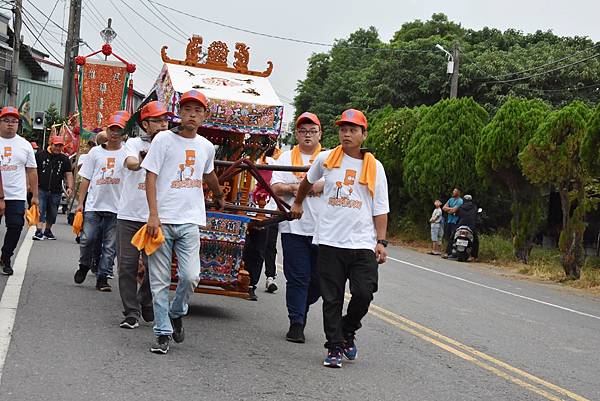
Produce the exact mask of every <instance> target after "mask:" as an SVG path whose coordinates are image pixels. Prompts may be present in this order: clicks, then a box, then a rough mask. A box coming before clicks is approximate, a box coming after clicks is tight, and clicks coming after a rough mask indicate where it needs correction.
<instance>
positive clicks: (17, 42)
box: [8, 0, 23, 106]
mask: <svg viewBox="0 0 600 401" xmlns="http://www.w3.org/2000/svg"><path fill="white" fill-rule="evenodd" d="M21 7H23V5H22V0H16V1H15V8H14V13H15V15H14V18H13V31H14V39H13V58H12V63H11V66H10V88H9V89H10V90H9V94H10V96H9V98H8V104H9V105H11V106H17V90H18V87H19V54H20V50H21V23H22V20H21Z"/></svg>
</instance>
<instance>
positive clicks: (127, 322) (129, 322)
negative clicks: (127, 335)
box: [119, 316, 140, 329]
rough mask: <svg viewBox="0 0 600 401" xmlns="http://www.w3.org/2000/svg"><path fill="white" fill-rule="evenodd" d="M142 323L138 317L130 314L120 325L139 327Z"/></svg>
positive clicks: (125, 327)
mask: <svg viewBox="0 0 600 401" xmlns="http://www.w3.org/2000/svg"><path fill="white" fill-rule="evenodd" d="M139 325H140V324H139V323H138V320H137V319H136V318H134V317H133V316H129V317H126V318H125V319H124V320H123V321H122V322H121V323H120V324H119V327H120V328H122V329H135V328H136V327H138V326H139Z"/></svg>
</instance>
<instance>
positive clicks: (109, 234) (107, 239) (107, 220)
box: [79, 212, 117, 277]
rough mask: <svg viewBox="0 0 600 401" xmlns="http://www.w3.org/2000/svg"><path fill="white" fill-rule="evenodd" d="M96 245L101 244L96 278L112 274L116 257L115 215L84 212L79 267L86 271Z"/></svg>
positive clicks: (90, 265)
mask: <svg viewBox="0 0 600 401" xmlns="http://www.w3.org/2000/svg"><path fill="white" fill-rule="evenodd" d="M97 243H101V244H102V254H101V256H100V263H98V273H97V274H98V276H99V277H106V276H108V275H109V274H110V275H112V274H113V266H114V265H115V257H116V256H117V214H116V213H112V212H85V213H84V215H83V231H82V232H81V241H80V243H79V265H80V266H85V267H87V268H88V269H90V268H91V267H92V263H93V262H92V261H93V259H94V257H95V256H96V255H95V253H96V252H97V250H96V249H97Z"/></svg>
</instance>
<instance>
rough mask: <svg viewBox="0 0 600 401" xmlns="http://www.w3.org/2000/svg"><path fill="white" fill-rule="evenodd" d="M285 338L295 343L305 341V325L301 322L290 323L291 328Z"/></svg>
mask: <svg viewBox="0 0 600 401" xmlns="http://www.w3.org/2000/svg"><path fill="white" fill-rule="evenodd" d="M285 339H286V340H288V341H290V342H293V343H300V344H302V343H304V341H306V340H305V338H304V325H303V324H301V323H292V324H290V329H289V330H288V332H287V334H286V335H285Z"/></svg>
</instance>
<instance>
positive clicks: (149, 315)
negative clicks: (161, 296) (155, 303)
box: [142, 306, 154, 323]
mask: <svg viewBox="0 0 600 401" xmlns="http://www.w3.org/2000/svg"><path fill="white" fill-rule="evenodd" d="M142 319H144V322H146V323H150V322H153V321H154V308H153V307H152V306H146V307H142Z"/></svg>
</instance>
